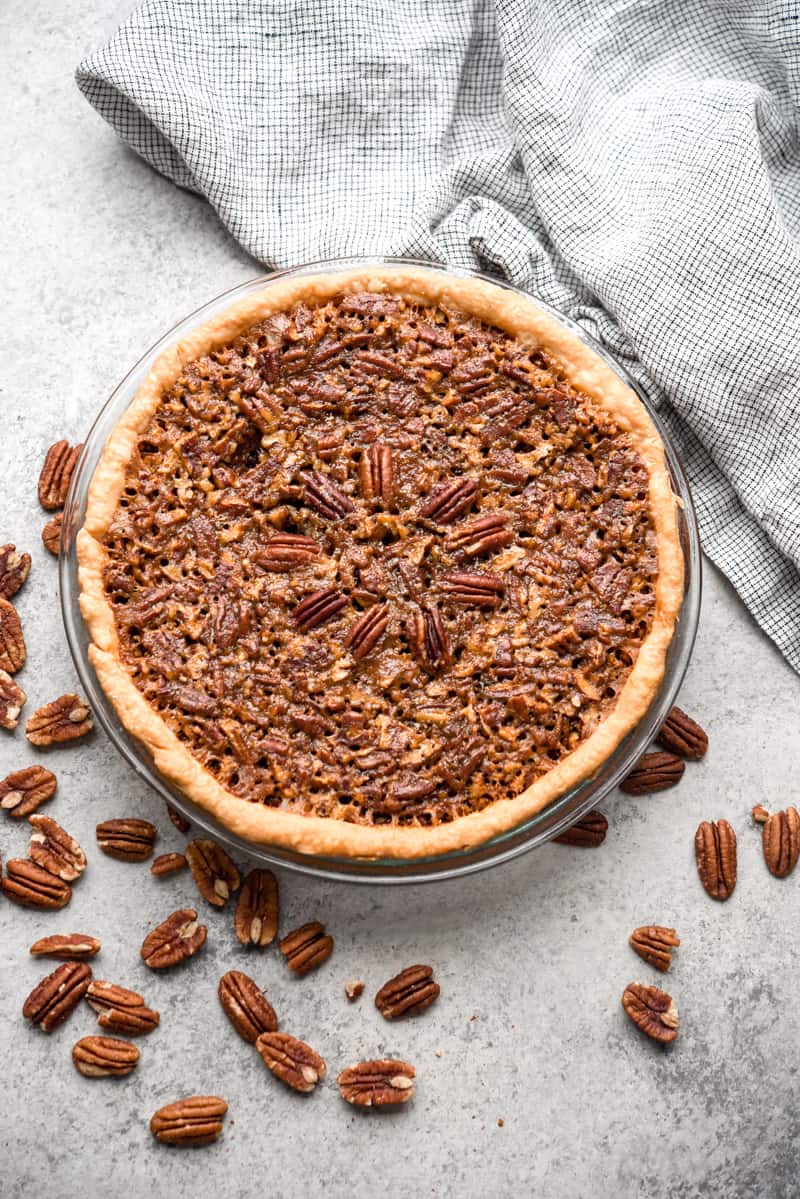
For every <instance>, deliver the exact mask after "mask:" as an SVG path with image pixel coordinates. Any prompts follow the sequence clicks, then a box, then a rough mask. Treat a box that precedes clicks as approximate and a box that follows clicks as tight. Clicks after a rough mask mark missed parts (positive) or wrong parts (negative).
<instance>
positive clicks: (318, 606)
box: [292, 587, 347, 633]
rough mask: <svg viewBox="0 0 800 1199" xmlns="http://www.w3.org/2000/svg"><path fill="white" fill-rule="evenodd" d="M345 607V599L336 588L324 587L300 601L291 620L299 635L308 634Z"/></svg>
mask: <svg viewBox="0 0 800 1199" xmlns="http://www.w3.org/2000/svg"><path fill="white" fill-rule="evenodd" d="M346 607H347V597H346V596H344V595H342V593H341V591H338V590H337V588H336V587H325V588H323V590H322V591H314V592H313V593H312V594H311V595H307V596H306V597H305V599H303V600H301V601H300V603H299V604H298V605H297V607H296V608H295V610H294V612H293V613H292V619H293V620H294V623H295V625H296V626H297V628H298V629H299V630H300V632H301V633H310V632H311V630H312V629H318V628H319V627H320V625H323V624H326V623H327V622H328V621H329V620H332V619H333V617H334V616H336V615H337V613H339V612H341V610H342V608H346Z"/></svg>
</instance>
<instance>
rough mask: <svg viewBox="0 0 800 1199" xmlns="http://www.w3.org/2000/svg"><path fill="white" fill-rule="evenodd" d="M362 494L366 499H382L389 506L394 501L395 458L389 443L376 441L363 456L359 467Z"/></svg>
mask: <svg viewBox="0 0 800 1199" xmlns="http://www.w3.org/2000/svg"><path fill="white" fill-rule="evenodd" d="M358 476H359V482H360V484H361V494H362V495H363V497H364V499H365V500H375V499H380V500H382V501H383V503H384V505H385V506H386V507H387V508H390V507H391V506H392V503H393V501H394V460H393V457H392V451H391V449H390V448H389V446H388V445H381V443H380V442H375V444H374V445H371V446H370V447H369V449H368V450H366V451H365V453H364V454H362V456H361V462H360V463H359V467H358Z"/></svg>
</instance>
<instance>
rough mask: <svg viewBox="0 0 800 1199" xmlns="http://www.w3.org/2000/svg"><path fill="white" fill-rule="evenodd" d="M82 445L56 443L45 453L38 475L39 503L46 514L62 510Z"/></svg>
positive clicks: (65, 442)
mask: <svg viewBox="0 0 800 1199" xmlns="http://www.w3.org/2000/svg"><path fill="white" fill-rule="evenodd" d="M82 449H83V446H82V445H74V446H71V445H70V444H69V442H68V441H57V442H56V443H55V445H51V446H50V449H49V450H48V451H47V456H46V457H45V460H44V466H43V467H42V471H41V474H40V475H39V503H40V504H41V505H42V507H43V508H46V509H47V511H48V512H53V511H55V509H56V508H63V507H64V504H65V503H66V502H67V492H68V491H69V483H70V479H71V478H72V472H73V471H74V469H75V465H76V463H77V461H78V459H79V458H80V456H81V450H82Z"/></svg>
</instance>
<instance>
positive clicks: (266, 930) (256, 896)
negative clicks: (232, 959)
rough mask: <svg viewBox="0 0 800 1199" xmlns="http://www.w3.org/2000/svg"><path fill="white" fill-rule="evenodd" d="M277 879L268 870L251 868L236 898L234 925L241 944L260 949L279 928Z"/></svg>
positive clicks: (268, 942)
mask: <svg viewBox="0 0 800 1199" xmlns="http://www.w3.org/2000/svg"><path fill="white" fill-rule="evenodd" d="M279 910H280V908H279V902H278V880H277V879H276V878H275V875H274V874H273V873H272V871H271V870H251V871H250V873H249V874H248V876H247V878H246V879H245V880H244V882H243V883H242V889H241V891H240V892H239V898H238V899H237V901H236V915H235V916H234V919H233V926H234V929H235V930H236V936H237V937H238V938H239V940H240V942H241V943H242V945H258V946H259V947H260V948H261V949H263V948H264V946H265V945H270V944H271V943H272V942H273V941H274V940H275V934H276V933H277V931H278V915H279Z"/></svg>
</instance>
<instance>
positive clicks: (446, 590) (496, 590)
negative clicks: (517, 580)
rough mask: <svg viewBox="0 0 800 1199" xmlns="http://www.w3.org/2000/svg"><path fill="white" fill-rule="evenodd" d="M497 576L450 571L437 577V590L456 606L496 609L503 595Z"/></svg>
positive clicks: (477, 572) (503, 587)
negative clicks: (465, 605) (464, 605)
mask: <svg viewBox="0 0 800 1199" xmlns="http://www.w3.org/2000/svg"><path fill="white" fill-rule="evenodd" d="M505 589H506V587H505V583H504V582H503V580H502V579H501V578H500V576H499V575H493V574H488V573H481V572H479V571H476V572H470V571H458V570H456V571H452V572H451V573H450V574H445V575H441V576H440V577H439V590H440V591H441V592H442V593H443V594H444V595H445V596H447V598H448V599H451V600H453V602H454V603H456V604H467V605H470V606H472V607H475V608H496V607H497V605H498V604H499V603H500V600H501V599H502V598H503V595H504V593H505Z"/></svg>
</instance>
